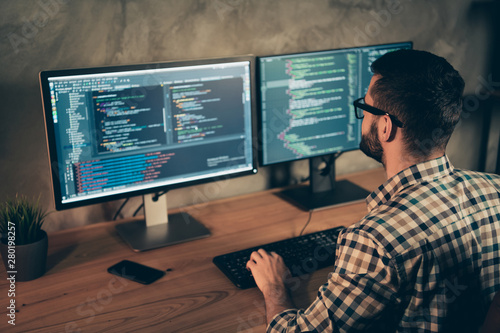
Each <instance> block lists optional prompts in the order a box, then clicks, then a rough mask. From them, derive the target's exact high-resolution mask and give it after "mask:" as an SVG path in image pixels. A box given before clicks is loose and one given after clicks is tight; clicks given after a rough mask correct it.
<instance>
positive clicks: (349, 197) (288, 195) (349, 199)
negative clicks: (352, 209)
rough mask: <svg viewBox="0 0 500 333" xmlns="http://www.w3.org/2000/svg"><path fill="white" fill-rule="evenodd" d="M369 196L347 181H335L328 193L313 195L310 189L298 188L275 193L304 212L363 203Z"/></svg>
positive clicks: (366, 192) (362, 189) (363, 190)
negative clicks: (333, 186)
mask: <svg viewBox="0 0 500 333" xmlns="http://www.w3.org/2000/svg"><path fill="white" fill-rule="evenodd" d="M369 194H370V192H369V191H367V190H365V189H364V188H362V187H360V186H358V185H356V184H353V183H351V182H350V181H347V180H341V181H336V182H335V188H334V189H333V190H330V191H323V192H315V193H313V192H312V191H311V187H309V186H300V187H297V188H292V189H289V190H284V191H282V192H278V193H276V195H278V196H279V197H281V198H283V199H285V200H286V201H288V202H290V203H292V204H294V205H295V206H297V207H299V208H300V209H302V210H305V211H310V210H317V209H322V208H328V207H332V206H338V205H346V204H350V203H354V202H358V201H363V200H365V199H366V197H367V196H368V195H369Z"/></svg>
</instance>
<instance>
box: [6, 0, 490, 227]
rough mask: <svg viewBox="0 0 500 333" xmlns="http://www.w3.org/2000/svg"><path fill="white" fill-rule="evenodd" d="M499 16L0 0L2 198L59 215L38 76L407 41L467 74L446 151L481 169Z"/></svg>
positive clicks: (293, 5)
mask: <svg viewBox="0 0 500 333" xmlns="http://www.w3.org/2000/svg"><path fill="white" fill-rule="evenodd" d="M496 7H498V6H496ZM492 8H493V4H492V2H491V3H490V2H488V1H470V0H460V1H457V0H441V1H437V0H428V1H424V0H387V1H382V0H376V1H373V0H330V1H326V0H325V1H320V0H272V1H270V0H213V1H209V0H205V1H202V0H182V1H179V0H163V1H152V0H149V1H148V0H141V1H138V0H137V1H125V0H123V1H110V0H108V1H103V0H87V1H75V0H73V1H69V0H37V1H27V0H21V1H2V4H1V6H0V37H1V39H0V63H1V66H0V74H1V75H0V97H1V99H0V100H1V104H0V105H1V106H0V184H1V185H0V200H4V199H5V198H6V197H7V196H13V195H15V194H16V193H22V194H27V195H30V196H38V195H39V194H41V195H42V202H43V203H44V204H45V205H46V206H47V207H52V206H53V200H52V197H51V196H52V192H51V185H50V178H49V168H48V159H47V151H46V144H45V132H44V125H43V117H42V108H41V101H40V93H39V87H38V77H37V75H38V72H39V71H40V70H43V69H55V68H71V67H93V66H105V65H117V64H133V63H143V62H154V61H168V60H176V59H190V58H206V57H218V56H230V55H238V54H255V55H270V54H278V53H290V52H300V51H313V50H323V49H329V48H340V47H350V46H360V45H365V44H378V43H386V42H396V41H406V40H412V41H413V42H414V47H415V48H416V49H422V50H427V51H431V52H434V53H437V54H439V55H441V56H443V57H445V58H447V59H448V60H449V61H450V62H451V63H452V64H453V65H454V66H455V67H456V68H457V69H458V70H459V71H460V72H461V74H462V75H463V76H464V78H465V80H466V82H467V88H466V90H467V93H468V94H469V102H470V106H469V107H468V110H467V111H468V112H466V117H464V118H463V119H462V122H461V125H460V126H459V128H458V129H457V131H456V133H455V134H454V136H453V138H452V141H451V143H450V145H449V150H448V153H449V156H450V158H451V159H452V162H453V163H454V164H455V165H456V166H458V167H463V168H469V169H478V168H480V166H481V161H480V157H481V156H480V137H481V133H483V131H484V127H483V123H482V119H483V113H482V112H483V104H485V103H488V102H490V101H491V98H490V96H489V95H484V94H482V93H481V91H482V90H481V89H482V88H484V87H485V84H484V83H483V82H484V81H485V80H486V82H487V81H488V78H489V76H490V75H491V74H492V72H491V68H492V67H491V66H492V65H491V64H492V58H491V57H492V53H493V49H492V40H493V38H494V36H493V33H494V28H493V25H492V24H493V21H492V20H491V18H492V17H493V16H494V15H493V12H492ZM497 26H498V25H497ZM476 102H477V103H476ZM479 102H480V103H481V107H479V106H478V105H479V104H478V103H479ZM497 118H498V117H497ZM495 119H496V118H495ZM495 121H497V120H495ZM497 123H498V121H497ZM496 127H498V126H496ZM495 135H498V134H497V133H496V132H494V133H493V134H492V136H493V144H490V146H489V150H488V151H489V155H488V161H489V162H488V163H487V165H486V166H487V167H489V168H490V169H491V165H492V163H493V162H491V161H492V157H491V156H490V155H492V154H496V147H497V146H496V144H497V143H498V136H496V137H495ZM495 138H496V142H495ZM494 157H496V155H495V156H494ZM377 166H379V165H378V164H376V163H375V162H372V161H371V160H369V159H368V158H366V157H364V156H363V155H362V153H360V152H350V153H346V154H344V155H343V156H342V157H341V158H340V159H339V160H338V164H337V168H338V173H339V174H341V173H348V172H352V171H356V170H362V169H367V168H373V167H377ZM307 173H308V171H307V163H306V162H304V161H302V162H296V163H293V164H292V165H290V166H288V167H287V166H285V167H283V166H281V167H276V168H269V167H267V168H261V169H260V170H259V174H258V175H255V176H249V177H243V178H239V179H234V180H230V181H224V182H219V183H211V184H206V185H202V186H195V187H189V188H185V189H180V190H174V191H172V192H170V193H169V206H171V207H176V206H184V205H189V204H191V203H194V202H202V201H210V200H213V199H216V198H221V197H228V196H233V195H238V194H242V193H249V192H254V191H260V190H263V189H266V188H269V187H271V186H275V185H276V184H277V185H283V184H287V183H294V182H299V181H300V180H301V179H302V178H303V177H305V176H306V175H307ZM140 200H141V199H140V198H134V199H133V200H131V203H129V204H128V205H127V206H126V208H125V210H124V212H123V214H124V216H130V215H131V214H132V212H133V211H134V210H135V208H136V207H137V205H138V204H139V203H140ZM120 203H121V201H116V202H110V203H106V204H101V205H93V206H89V207H84V208H79V209H72V210H68V211H64V212H57V213H54V214H52V215H51V216H50V217H49V219H48V222H47V225H46V227H45V229H46V230H48V231H52V230H57V229H62V228H68V227H72V226H77V225H83V224H88V223H94V222H100V221H104V220H107V219H110V218H111V217H112V215H113V214H114V212H115V211H116V209H117V207H118V206H119V204H120Z"/></svg>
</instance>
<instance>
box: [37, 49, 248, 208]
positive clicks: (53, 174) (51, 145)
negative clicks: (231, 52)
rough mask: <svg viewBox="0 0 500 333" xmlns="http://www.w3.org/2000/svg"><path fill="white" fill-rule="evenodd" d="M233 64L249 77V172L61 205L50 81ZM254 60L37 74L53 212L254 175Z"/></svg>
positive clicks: (193, 61)
mask: <svg viewBox="0 0 500 333" xmlns="http://www.w3.org/2000/svg"><path fill="white" fill-rule="evenodd" d="M234 62H248V64H249V74H250V113H251V114H250V121H251V132H252V133H251V138H250V140H251V150H252V161H251V162H252V168H251V169H249V170H242V171H238V172H235V173H228V174H223V175H218V176H215V177H214V176H207V177H206V178H202V179H196V180H188V181H179V182H178V183H172V184H168V185H157V186H155V185H152V186H151V187H149V188H147V189H137V190H130V191H125V192H123V193H115V194H109V195H106V194H104V195H102V196H101V197H94V198H82V199H81V200H78V201H72V202H63V200H62V193H61V181H60V179H59V171H58V168H59V167H58V166H59V160H58V156H57V146H56V135H55V128H54V121H53V118H52V111H51V110H52V105H51V97H50V88H49V78H54V77H62V76H72V75H86V74H103V73H109V72H126V71H139V70H151V69H164V68H176V67H177V68H180V67H189V66H198V65H210V64H214V65H215V64H224V63H234ZM255 74H256V57H255V56H254V55H241V56H232V57H221V58H206V59H191V60H182V61H167V62H154V63H144V64H134V65H118V66H103V67H88V68H74V69H56V70H44V71H41V72H40V73H39V84H40V91H41V97H42V109H43V113H44V123H45V134H46V143H47V151H48V158H49V170H50V178H51V185H52V193H53V198H54V203H55V208H56V210H65V209H70V208H76V207H82V206H88V205H93V204H98V203H103V202H107V201H113V200H118V199H123V198H128V197H134V196H140V195H144V194H149V193H157V192H160V191H168V190H171V189H177V188H183V187H189V186H193V185H199V184H204V183H209V182H215V181H221V180H226V179H231V178H235V177H240V176H246V175H252V174H256V173H257V170H258V152H257V144H256V138H257V118H256V114H257V109H256V108H257V97H256V96H257V91H256V90H257V81H256V75H255Z"/></svg>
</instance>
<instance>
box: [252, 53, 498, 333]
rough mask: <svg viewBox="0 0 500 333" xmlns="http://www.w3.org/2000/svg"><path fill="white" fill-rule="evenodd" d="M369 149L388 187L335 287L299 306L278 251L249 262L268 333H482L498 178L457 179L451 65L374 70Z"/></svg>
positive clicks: (431, 59) (357, 228)
mask: <svg viewBox="0 0 500 333" xmlns="http://www.w3.org/2000/svg"><path fill="white" fill-rule="evenodd" d="M372 71H373V73H374V76H373V78H372V80H371V82H370V86H369V89H368V93H367V94H366V96H365V97H364V101H363V99H360V100H357V101H355V102H354V105H355V109H356V115H357V117H358V118H363V117H364V118H363V123H362V142H361V144H360V148H361V150H362V151H363V152H364V153H366V154H367V155H368V156H370V157H373V158H374V159H376V160H377V161H380V162H382V164H383V165H384V168H385V170H386V173H387V178H388V180H387V181H386V182H385V183H384V184H382V185H381V186H380V187H379V188H378V189H377V190H376V191H374V192H373V193H372V194H371V195H370V196H369V197H368V198H367V206H368V214H367V215H366V216H365V217H364V218H363V219H362V220H361V221H360V222H358V223H356V224H355V225H353V226H351V227H349V228H347V229H345V230H344V231H343V232H342V233H341V235H340V237H339V239H338V245H337V252H336V261H335V266H334V268H333V272H332V273H330V275H329V278H328V281H327V283H326V284H324V285H323V286H322V287H321V288H320V289H319V292H318V297H317V298H316V300H315V301H314V302H313V304H311V306H310V307H309V308H307V309H306V310H297V309H295V308H294V306H293V304H292V302H291V299H290V297H289V296H288V292H287V289H286V282H287V276H289V271H288V269H287V268H286V266H285V265H284V264H283V261H282V259H281V257H280V256H279V255H277V254H276V253H267V252H265V251H264V250H259V251H258V252H254V253H252V255H251V257H250V261H249V262H248V264H247V267H248V269H250V270H251V271H252V274H253V276H254V278H255V281H256V283H257V286H258V287H259V289H260V290H261V291H262V293H263V295H264V299H265V303H266V311H267V320H268V323H269V326H268V331H270V332H275V331H279V332H285V331H287V332H299V331H314V332H331V331H334V332H359V331H369V332H477V330H478V327H479V326H480V324H481V323H482V321H483V319H484V316H485V313H486V310H487V307H488V305H489V303H491V300H492V299H493V296H494V294H495V292H496V291H497V290H499V289H500V271H499V265H498V264H499V263H500V250H499V247H500V246H499V244H500V194H499V193H500V177H499V176H497V175H487V174H480V173H476V172H470V171H462V170H457V169H455V168H454V167H453V166H452V165H451V163H450V161H449V160H448V158H447V156H446V155H445V148H446V145H447V143H448V140H449V138H450V136H451V134H452V132H453V129H454V127H455V125H456V124H457V123H458V121H459V118H460V111H461V107H462V94H463V89H464V82H463V80H462V78H461V76H460V75H459V74H458V72H457V71H455V70H454V69H453V67H452V66H451V65H450V64H449V63H448V62H447V61H446V60H445V59H443V58H441V57H438V56H435V55H433V54H430V53H428V52H423V51H416V50H402V51H396V52H392V53H388V54H386V55H384V56H382V57H380V58H379V59H378V60H377V61H375V62H374V63H373V65H372Z"/></svg>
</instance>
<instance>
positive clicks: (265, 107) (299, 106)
mask: <svg viewBox="0 0 500 333" xmlns="http://www.w3.org/2000/svg"><path fill="white" fill-rule="evenodd" d="M411 47H412V43H411V42H403V43H392V44H383V45H374V46H365V47H356V48H349V49H338V50H327V51H318V52H305V53H296V54H286V55H273V56H265V57H259V61H258V65H259V71H258V74H259V82H260V110H261V114H260V126H261V128H260V133H261V138H260V139H261V144H262V149H261V164H262V165H271V164H276V163H282V162H291V161H295V160H299V159H311V161H312V159H313V158H318V157H323V159H324V157H325V156H328V155H330V156H333V155H334V154H337V153H341V152H345V151H349V150H354V149H358V148H359V143H360V141H361V121H359V120H358V119H356V117H355V114H354V107H353V101H354V100H355V99H357V98H359V97H361V96H364V95H365V94H366V92H367V90H368V86H369V83H370V79H371V77H372V72H371V70H370V66H371V64H372V63H373V61H375V60H376V59H377V58H379V57H380V56H382V55H383V54H385V53H387V52H391V51H395V50H399V49H410V48H411ZM324 160H325V161H326V162H328V161H332V160H334V159H333V158H329V159H324ZM320 162H321V160H320ZM333 163H334V162H332V163H327V164H330V165H329V166H328V167H330V168H331V170H333V173H334V167H333ZM313 164H314V165H316V164H318V163H313V162H311V164H310V168H311V170H310V174H311V177H310V181H311V184H313V183H315V179H314V175H313V170H312V168H313ZM323 174H325V172H323ZM334 176H335V175H334V174H333V175H331V174H330V175H329V179H328V180H327V181H328V182H330V183H334V182H335V181H334V180H333V182H332V177H334ZM318 183H319V182H318ZM331 187H332V186H330V184H328V186H327V187H326V188H327V189H331ZM333 187H334V186H333ZM324 189H325V187H322V186H319V190H314V189H312V190H311V192H326V191H324ZM364 193H365V192H363V191H361V192H360V195H361V196H362V195H363V194H364ZM304 196H305V197H311V195H310V193H308V192H307V191H306V190H304ZM325 197H328V198H330V197H332V195H331V194H328V193H327V194H326V195H325ZM311 198H312V197H311ZM311 200H312V201H313V205H312V207H310V206H308V205H303V206H306V208H307V209H313V208H318V207H316V203H315V202H317V201H318V200H319V199H318V198H312V199H311ZM295 201H296V200H295ZM325 204H326V205H328V203H325ZM319 205H323V204H319Z"/></svg>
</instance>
